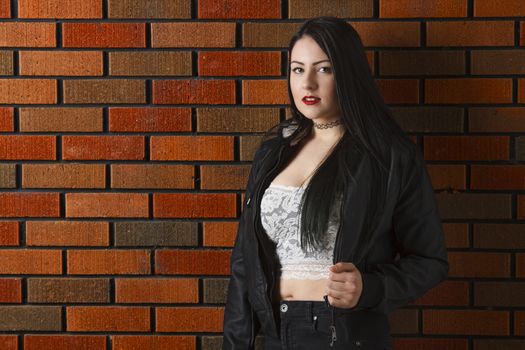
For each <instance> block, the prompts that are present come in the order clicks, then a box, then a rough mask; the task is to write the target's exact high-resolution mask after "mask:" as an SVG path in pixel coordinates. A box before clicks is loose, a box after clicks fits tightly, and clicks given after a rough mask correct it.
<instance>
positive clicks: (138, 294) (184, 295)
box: [115, 278, 199, 303]
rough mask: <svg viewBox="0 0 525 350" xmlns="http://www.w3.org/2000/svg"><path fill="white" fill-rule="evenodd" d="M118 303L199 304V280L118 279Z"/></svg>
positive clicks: (116, 292)
mask: <svg viewBox="0 0 525 350" xmlns="http://www.w3.org/2000/svg"><path fill="white" fill-rule="evenodd" d="M115 295H116V299H115V301H116V302H117V303H197V302H199V280H198V279H197V278H147V279H145V278H117V279H115Z"/></svg>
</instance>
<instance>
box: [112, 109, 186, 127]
mask: <svg viewBox="0 0 525 350" xmlns="http://www.w3.org/2000/svg"><path fill="white" fill-rule="evenodd" d="M109 131H112V132H181V131H191V108H162V107H161V108H151V107H149V108H128V107H111V108H109Z"/></svg>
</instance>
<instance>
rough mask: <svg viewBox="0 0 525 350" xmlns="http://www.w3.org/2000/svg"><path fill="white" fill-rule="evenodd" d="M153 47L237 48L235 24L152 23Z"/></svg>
mask: <svg viewBox="0 0 525 350" xmlns="http://www.w3.org/2000/svg"><path fill="white" fill-rule="evenodd" d="M151 46H152V47H154V48H158V47H174V48H185V47H235V23H233V22H231V23H219V22H209V23H206V22H176V23H152V24H151Z"/></svg>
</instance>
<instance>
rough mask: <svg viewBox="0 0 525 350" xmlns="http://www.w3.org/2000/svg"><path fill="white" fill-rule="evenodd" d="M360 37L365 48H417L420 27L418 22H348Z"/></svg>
mask: <svg viewBox="0 0 525 350" xmlns="http://www.w3.org/2000/svg"><path fill="white" fill-rule="evenodd" d="M350 24H351V25H352V26H353V27H354V28H355V30H356V31H357V32H358V33H359V36H360V37H361V41H362V42H363V45H364V46H365V48H368V47H373V46H385V47H419V46H420V35H421V34H420V25H419V23H418V22H399V21H379V22H368V21H367V22H350Z"/></svg>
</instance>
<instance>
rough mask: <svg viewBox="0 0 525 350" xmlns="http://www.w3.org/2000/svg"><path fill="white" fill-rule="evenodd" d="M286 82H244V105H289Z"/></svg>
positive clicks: (280, 80)
mask: <svg viewBox="0 0 525 350" xmlns="http://www.w3.org/2000/svg"><path fill="white" fill-rule="evenodd" d="M289 103H290V100H289V98H288V83H287V81H286V80H282V79H279V80H275V79H273V80H243V81H242V104H254V105H256V104H270V105H282V104H289Z"/></svg>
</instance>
